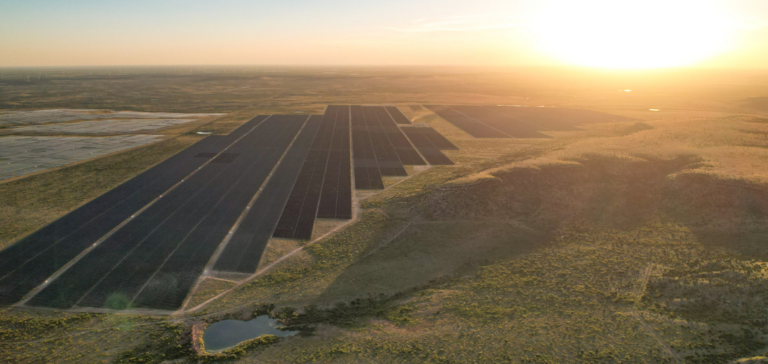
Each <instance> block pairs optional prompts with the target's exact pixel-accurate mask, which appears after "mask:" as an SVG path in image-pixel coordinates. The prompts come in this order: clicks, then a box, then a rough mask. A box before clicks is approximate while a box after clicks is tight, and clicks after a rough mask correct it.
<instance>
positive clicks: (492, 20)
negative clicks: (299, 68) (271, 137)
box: [0, 0, 768, 69]
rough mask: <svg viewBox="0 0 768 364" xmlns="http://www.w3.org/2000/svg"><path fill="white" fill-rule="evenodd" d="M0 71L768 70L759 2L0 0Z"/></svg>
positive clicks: (765, 15) (763, 5)
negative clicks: (75, 68) (432, 67)
mask: <svg viewBox="0 0 768 364" xmlns="http://www.w3.org/2000/svg"><path fill="white" fill-rule="evenodd" d="M0 9H1V11H0V67H3V66H10V67H18V66H22V67H24V66H90V65H121V66H124V65H339V66H342V65H451V66H502V67H504V66H549V65H571V66H586V67H603V68H657V67H682V66H697V67H725V68H750V69H760V68H766V67H768V0H664V1H662V0H642V1H634V0H580V1H579V0H538V1H534V0H525V1H523V0H517V1H515V0H506V1H500V0H472V1H456V0H440V1H437V0H390V1H375V2H374V1H364V2H363V1H351V0H325V1H312V0H293V1H261V0H256V1H245V0H218V1H202V0H185V1H176V0H166V1H163V0H154V1H147V0H134V1H113V0H98V1H96V0H25V1H21V0H14V1H10V0H0Z"/></svg>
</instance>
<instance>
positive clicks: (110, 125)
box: [13, 119, 195, 134]
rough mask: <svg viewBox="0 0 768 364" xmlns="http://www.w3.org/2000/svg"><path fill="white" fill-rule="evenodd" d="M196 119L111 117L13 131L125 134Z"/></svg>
mask: <svg viewBox="0 0 768 364" xmlns="http://www.w3.org/2000/svg"><path fill="white" fill-rule="evenodd" d="M194 120H195V119H125V120H119V119H118V120H112V119H110V120H94V121H81V122H77V123H63V124H52V125H32V126H24V127H18V128H14V129H13V131H21V132H32V133H46V134H123V133H135V132H140V131H149V130H157V129H162V128H167V127H169V126H174V125H178V124H184V123H188V122H190V121H194Z"/></svg>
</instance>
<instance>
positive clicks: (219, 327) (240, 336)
mask: <svg viewBox="0 0 768 364" xmlns="http://www.w3.org/2000/svg"><path fill="white" fill-rule="evenodd" d="M279 327H280V323H278V322H277V319H271V318H269V316H267V315H263V316H259V317H256V318H255V319H253V320H250V321H240V320H224V321H219V322H216V323H214V324H212V325H211V326H208V328H206V329H205V332H203V342H204V343H205V350H206V351H209V352H215V351H221V350H225V349H229V348H231V347H234V346H236V345H237V344H239V343H241V342H243V341H246V340H250V339H254V338H257V337H259V336H261V335H275V336H279V337H286V336H293V335H296V334H298V333H299V332H298V331H288V330H280V329H279Z"/></svg>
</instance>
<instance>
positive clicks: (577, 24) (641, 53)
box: [532, 0, 732, 68]
mask: <svg viewBox="0 0 768 364" xmlns="http://www.w3.org/2000/svg"><path fill="white" fill-rule="evenodd" d="M532 20H533V22H532V35H533V36H534V42H535V44H536V46H537V47H538V48H540V50H542V51H543V52H545V53H547V54H549V55H551V56H554V57H556V58H558V59H560V60H561V61H563V62H566V63H569V64H572V65H579V66H589V67H604V68H659V67H680V66H689V65H692V64H695V63H698V62H701V61H703V60H706V59H707V58H710V57H712V56H715V55H717V54H719V53H722V52H724V51H725V50H727V49H728V48H729V46H730V44H731V42H732V41H731V39H730V38H731V36H730V34H729V32H728V26H727V25H728V23H729V22H728V18H727V16H726V13H725V12H724V11H723V10H722V9H720V8H719V7H718V6H717V5H716V4H715V3H714V2H712V1H707V0H643V1H638V0H582V1H574V0H559V1H558V0H550V1H544V2H543V3H542V4H541V6H540V7H539V8H538V10H537V11H536V12H535V15H534V17H533V19H532Z"/></svg>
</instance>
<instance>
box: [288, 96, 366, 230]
mask: <svg viewBox="0 0 768 364" xmlns="http://www.w3.org/2000/svg"><path fill="white" fill-rule="evenodd" d="M349 113H350V108H349V106H346V105H330V106H328V108H327V109H326V111H325V115H323V117H322V120H321V121H320V126H319V129H318V132H317V135H316V136H315V140H314V142H313V143H312V148H311V150H310V151H309V154H308V155H307V158H306V160H305V161H304V165H303V166H302V168H301V171H300V172H299V176H298V178H297V180H296V183H295V185H294V187H293V190H292V191H291V195H290V197H289V198H288V202H287V203H286V205H285V208H284V209H283V213H282V215H281V216H280V220H279V221H278V223H277V227H276V228H275V232H274V234H273V236H274V237H276V238H287V239H304V240H306V239H310V238H311V237H312V229H313V228H314V224H315V218H316V217H321V218H336V219H350V218H352V187H351V177H350V167H349V165H350V163H349V144H350V140H349Z"/></svg>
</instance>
